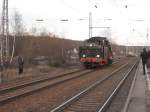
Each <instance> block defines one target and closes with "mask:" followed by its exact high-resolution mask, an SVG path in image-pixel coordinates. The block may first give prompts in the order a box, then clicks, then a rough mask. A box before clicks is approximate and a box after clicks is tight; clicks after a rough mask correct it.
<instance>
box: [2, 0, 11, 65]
mask: <svg viewBox="0 0 150 112" xmlns="http://www.w3.org/2000/svg"><path fill="white" fill-rule="evenodd" d="M1 18H2V19H1V35H0V56H1V58H0V62H1V67H4V64H5V65H7V64H8V62H9V61H8V58H9V20H8V0H3V4H2V17H1Z"/></svg>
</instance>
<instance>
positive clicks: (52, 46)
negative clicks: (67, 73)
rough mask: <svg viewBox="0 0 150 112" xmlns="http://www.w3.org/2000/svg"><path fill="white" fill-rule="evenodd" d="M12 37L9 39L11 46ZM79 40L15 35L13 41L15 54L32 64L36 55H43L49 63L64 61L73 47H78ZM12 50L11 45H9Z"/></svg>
mask: <svg viewBox="0 0 150 112" xmlns="http://www.w3.org/2000/svg"><path fill="white" fill-rule="evenodd" d="M12 42H13V37H11V39H10V46H12ZM81 44H82V42H80V41H73V40H68V39H62V38H56V37H50V36H44V37H43V36H17V37H16V41H15V53H14V57H16V56H19V55H21V56H23V57H24V59H25V61H26V64H33V62H34V59H35V58H36V57H38V56H39V57H40V56H41V57H42V56H44V57H45V58H47V60H48V64H50V65H60V64H61V63H63V64H64V63H65V62H66V58H67V57H68V55H70V53H71V52H73V50H74V48H76V49H78V46H79V45H81ZM10 48H11V49H10V51H12V47H10Z"/></svg>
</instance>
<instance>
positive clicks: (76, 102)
mask: <svg viewBox="0 0 150 112" xmlns="http://www.w3.org/2000/svg"><path fill="white" fill-rule="evenodd" d="M136 64H137V62H136V63H134V64H133V62H130V63H128V64H125V65H122V66H121V67H120V68H118V69H117V70H115V71H113V72H112V73H111V74H110V75H108V76H106V77H104V78H103V79H101V80H99V81H97V82H95V83H94V84H92V85H91V86H89V87H88V88H86V89H85V90H83V91H82V92H80V93H78V94H76V95H75V96H73V97H72V98H70V99H69V100H67V101H65V102H64V103H62V104H61V105H59V106H58V107H56V108H54V109H52V110H51V111H50V112H72V111H73V112H85V111H86V112H103V111H104V110H105V108H106V107H107V106H108V104H109V103H110V101H111V99H112V98H113V96H115V94H116V92H117V91H118V89H119V88H120V87H121V85H122V84H123V83H124V81H125V79H126V78H127V77H128V76H129V74H130V72H131V71H132V70H133V69H134V68H135V66H136Z"/></svg>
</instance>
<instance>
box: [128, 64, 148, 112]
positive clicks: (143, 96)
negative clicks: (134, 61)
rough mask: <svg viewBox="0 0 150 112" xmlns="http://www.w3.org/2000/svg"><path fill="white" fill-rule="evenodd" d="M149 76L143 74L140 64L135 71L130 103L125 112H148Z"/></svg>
mask: <svg viewBox="0 0 150 112" xmlns="http://www.w3.org/2000/svg"><path fill="white" fill-rule="evenodd" d="M149 97H150V74H149V73H148V72H147V68H146V74H145V75H144V74H143V70H142V64H141V62H140V64H139V67H138V69H137V77H136V81H135V85H134V88H133V90H132V94H131V98H130V103H129V105H128V109H127V112H150V109H149V107H150V106H149V105H150V100H149V99H150V98H149Z"/></svg>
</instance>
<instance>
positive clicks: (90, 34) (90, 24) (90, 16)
mask: <svg viewBox="0 0 150 112" xmlns="http://www.w3.org/2000/svg"><path fill="white" fill-rule="evenodd" d="M91 37H92V13H91V12H89V38H91Z"/></svg>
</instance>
